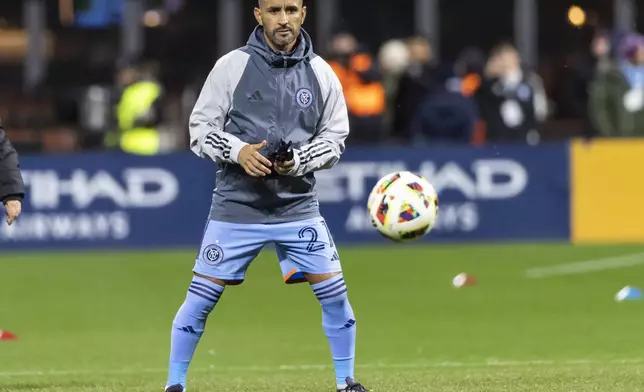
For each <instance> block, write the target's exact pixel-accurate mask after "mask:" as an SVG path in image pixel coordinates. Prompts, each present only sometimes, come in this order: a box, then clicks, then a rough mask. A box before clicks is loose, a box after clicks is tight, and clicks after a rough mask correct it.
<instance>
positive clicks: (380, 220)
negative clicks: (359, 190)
mask: <svg viewBox="0 0 644 392" xmlns="http://www.w3.org/2000/svg"><path fill="white" fill-rule="evenodd" d="M367 209H368V210H369V216H370V217H371V223H372V224H373V226H374V227H375V228H376V230H378V232H380V234H382V235H384V236H385V237H387V238H389V239H391V240H393V241H409V240H415V239H418V238H421V237H423V236H424V235H425V234H427V233H429V232H430V231H431V230H432V228H433V227H434V224H435V223H436V218H437V216H438V195H437V194H436V190H435V189H434V187H433V186H432V185H431V184H430V183H429V182H428V181H427V180H426V179H424V178H423V177H421V176H418V175H416V174H414V173H411V172H408V171H399V172H394V173H391V174H388V175H386V176H384V177H382V178H381V179H380V180H379V181H378V182H377V183H376V185H375V186H374V187H373V189H372V190H371V193H370V194H369V200H368V201H367Z"/></svg>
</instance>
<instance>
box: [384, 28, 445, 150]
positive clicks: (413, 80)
mask: <svg viewBox="0 0 644 392" xmlns="http://www.w3.org/2000/svg"><path fill="white" fill-rule="evenodd" d="M407 47H408V48H409V66H408V67H407V70H406V71H405V73H404V74H403V75H402V76H401V78H400V83H399V85H398V92H397V97H396V100H395V105H396V111H395V114H394V122H393V132H394V133H393V136H394V138H395V139H398V140H401V141H403V142H408V141H409V138H410V136H411V129H410V126H411V121H412V119H413V118H414V115H415V114H416V112H417V110H418V108H419V107H420V105H421V103H422V102H423V101H425V99H426V98H427V96H428V95H429V94H430V93H431V92H432V91H433V90H434V89H435V88H436V87H437V86H438V84H439V82H438V75H437V70H436V66H435V65H434V62H433V59H434V55H433V52H432V46H431V44H430V43H429V41H427V40H426V39H425V38H423V37H412V38H410V39H409V40H408V41H407Z"/></svg>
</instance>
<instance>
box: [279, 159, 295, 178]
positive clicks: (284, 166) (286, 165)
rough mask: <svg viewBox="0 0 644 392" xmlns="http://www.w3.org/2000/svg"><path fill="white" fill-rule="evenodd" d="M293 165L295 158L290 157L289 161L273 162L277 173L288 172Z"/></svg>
mask: <svg viewBox="0 0 644 392" xmlns="http://www.w3.org/2000/svg"><path fill="white" fill-rule="evenodd" d="M294 166H295V159H291V160H290V161H286V162H276V163H275V171H277V172H278V173H279V174H282V175H284V174H288V173H290V172H291V170H293V167H294Z"/></svg>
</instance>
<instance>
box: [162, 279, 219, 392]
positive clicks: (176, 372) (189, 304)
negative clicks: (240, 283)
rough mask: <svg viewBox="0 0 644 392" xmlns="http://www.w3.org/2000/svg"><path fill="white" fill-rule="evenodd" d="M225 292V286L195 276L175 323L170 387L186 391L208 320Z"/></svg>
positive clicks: (171, 351)
mask: <svg viewBox="0 0 644 392" xmlns="http://www.w3.org/2000/svg"><path fill="white" fill-rule="evenodd" d="M223 292H224V287H222V286H220V285H218V284H216V283H213V282H211V281H209V280H208V279H204V278H201V277H199V276H195V277H193V279H192V282H191V283H190V287H189V288H188V294H187V295H186V300H185V301H184V302H183V304H182V305H181V307H180V308H179V311H178V312H177V315H176V316H175V318H174V321H173V322H172V333H171V344H170V366H169V370H168V383H167V385H168V386H170V385H176V384H181V385H183V387H184V388H185V386H186V375H187V373H188V366H190V361H191V360H192V356H193V354H194V353H195V349H196V348H197V344H198V343H199V339H201V335H202V334H203V331H204V328H205V327H206V319H207V318H208V315H209V314H210V312H211V311H212V309H213V308H214V307H215V305H216V304H217V302H218V301H219V298H220V297H221V294H222V293H223Z"/></svg>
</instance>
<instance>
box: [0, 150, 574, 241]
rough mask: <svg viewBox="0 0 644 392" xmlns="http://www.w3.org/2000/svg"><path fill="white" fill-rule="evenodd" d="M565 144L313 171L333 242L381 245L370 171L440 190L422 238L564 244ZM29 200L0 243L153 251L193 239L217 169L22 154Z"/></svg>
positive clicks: (193, 163)
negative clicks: (430, 226) (371, 204)
mask: <svg viewBox="0 0 644 392" xmlns="http://www.w3.org/2000/svg"><path fill="white" fill-rule="evenodd" d="M568 161H569V158H568V148H567V146H566V145H563V144H562V145H545V146H540V147H523V146H517V147H499V148H492V147H489V148H470V147H441V148H430V149H425V148H423V149H420V148H419V149H413V148H379V149H358V148H353V149H349V150H347V152H346V153H345V155H344V156H343V158H342V160H341V162H340V163H338V165H336V167H334V168H333V169H331V170H327V171H320V172H318V173H317V174H316V177H317V189H318V196H319V201H320V208H321V210H322V213H323V215H324V216H325V218H326V220H327V222H328V224H329V226H330V229H331V230H332V233H333V235H334V238H335V240H336V242H338V243H342V244H352V243H373V242H385V241H387V240H386V239H384V238H383V237H381V236H380V235H379V234H378V233H377V232H375V231H374V229H373V227H372V226H371V223H370V220H369V217H368V215H367V211H366V203H367V198H368V195H369V192H370V190H371V188H372V187H373V186H374V185H375V183H376V181H377V180H378V178H380V177H381V176H383V175H385V174H388V173H391V172H393V171H397V170H410V171H413V172H417V173H420V174H421V175H423V176H425V177H426V178H427V179H428V180H429V181H430V182H432V184H433V185H434V186H435V188H436V190H437V191H438V193H439V199H440V211H439V219H438V222H437V225H436V227H435V229H434V230H433V231H432V232H431V233H430V234H429V235H428V236H426V237H425V238H424V239H423V240H424V241H439V242H440V241H493V240H494V241H500V240H566V239H568V238H569V236H570V229H569V227H570V217H569V216H570V211H569V210H570V207H569V200H570V189H569V188H570V186H569V184H570V181H569V178H568V177H569V169H568V167H569V162H568ZM22 169H23V177H24V180H25V184H26V186H27V190H28V196H27V199H26V200H25V203H24V212H23V215H22V216H21V217H20V219H19V220H18V221H17V222H16V223H15V224H14V225H13V226H11V227H7V226H6V225H0V250H17V249H89V248H98V249H102V248H110V249H115V248H155V247H168V246H170V247H175V246H176V247H189V248H194V247H197V246H198V245H199V242H200V240H201V235H202V232H203V228H204V224H205V221H206V219H207V215H208V211H209V207H210V200H211V195H212V190H213V188H214V185H215V184H214V182H215V180H214V179H215V171H216V166H215V165H214V163H212V162H209V161H207V160H203V159H199V158H197V157H196V156H194V155H192V154H191V153H180V154H170V155H162V156H155V157H137V156H131V155H123V154H111V153H100V154H79V155H71V156H38V157H36V156H34V157H23V158H22Z"/></svg>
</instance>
